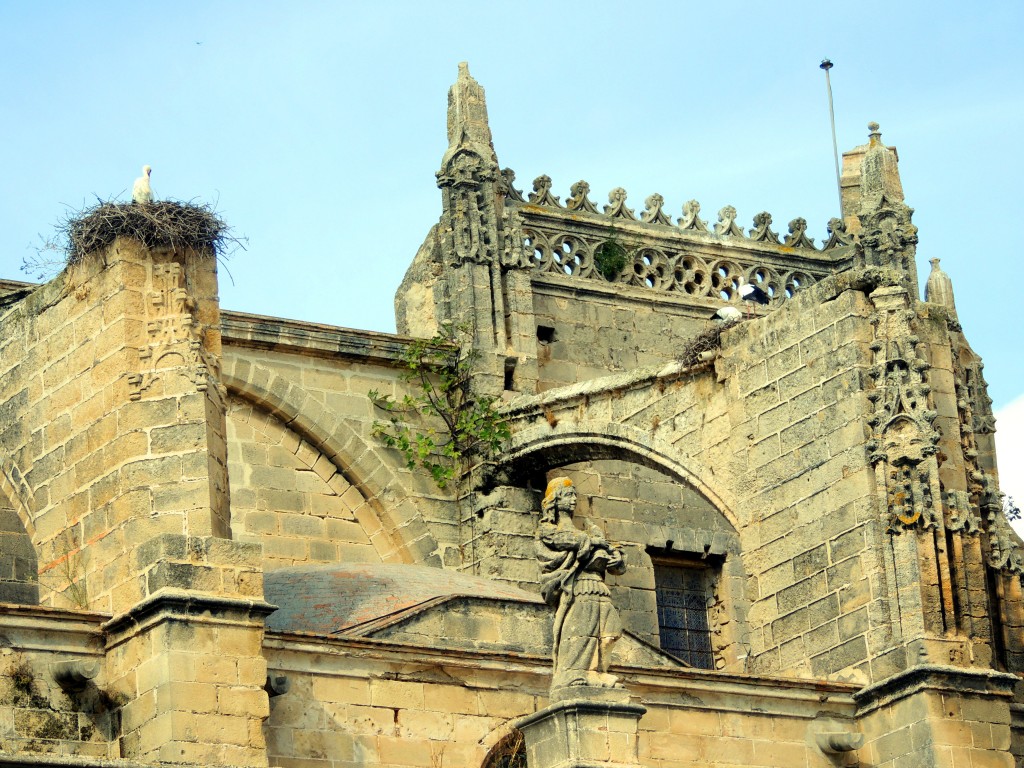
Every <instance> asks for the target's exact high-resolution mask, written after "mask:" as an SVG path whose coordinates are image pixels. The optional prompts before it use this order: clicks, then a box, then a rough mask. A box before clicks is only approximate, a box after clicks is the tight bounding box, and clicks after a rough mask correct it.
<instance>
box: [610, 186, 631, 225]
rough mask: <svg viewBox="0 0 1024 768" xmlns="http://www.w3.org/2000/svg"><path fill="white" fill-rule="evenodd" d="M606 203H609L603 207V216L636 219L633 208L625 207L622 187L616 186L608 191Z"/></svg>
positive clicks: (624, 195) (624, 194)
mask: <svg viewBox="0 0 1024 768" xmlns="http://www.w3.org/2000/svg"><path fill="white" fill-rule="evenodd" d="M608 203H609V205H606V206H605V207H604V215H605V216H611V217H612V218H613V219H630V220H632V221H636V216H634V215H633V210H632V209H631V208H627V207H626V190H624V189H623V188H622V187H616V188H615V189H613V190H612V191H611V192H609V193H608Z"/></svg>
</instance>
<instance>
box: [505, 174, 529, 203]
mask: <svg viewBox="0 0 1024 768" xmlns="http://www.w3.org/2000/svg"><path fill="white" fill-rule="evenodd" d="M515 180H516V172H515V171H513V170H512V169H511V168H503V169H502V171H501V179H500V180H499V182H498V184H499V187H500V189H501V192H502V194H504V195H505V197H507V198H508V199H509V200H515V201H516V202H519V203H525V202H526V200H524V199H523V193H522V192H520V191H519V190H518V189H516V187H515Z"/></svg>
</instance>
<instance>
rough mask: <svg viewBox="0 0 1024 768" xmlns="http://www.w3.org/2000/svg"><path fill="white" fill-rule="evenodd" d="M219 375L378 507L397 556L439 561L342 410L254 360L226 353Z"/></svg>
mask: <svg viewBox="0 0 1024 768" xmlns="http://www.w3.org/2000/svg"><path fill="white" fill-rule="evenodd" d="M221 376H222V380H223V382H224V384H225V385H226V386H227V388H228V391H229V392H231V393H232V394H233V395H235V396H237V397H240V398H242V399H244V400H248V401H250V402H252V403H253V404H255V405H257V406H259V407H260V408H262V409H263V410H265V411H268V412H269V413H270V414H272V415H273V416H275V417H276V418H277V419H279V420H280V421H281V422H282V423H284V424H287V425H288V428H289V429H291V430H293V431H294V432H295V433H296V434H297V435H299V436H300V437H301V438H302V439H303V440H306V441H307V442H308V443H309V444H310V445H312V446H313V447H314V448H316V450H318V451H319V452H320V453H322V454H324V456H326V457H327V458H328V459H330V460H331V461H332V462H333V463H334V465H335V466H336V467H337V468H338V469H339V471H341V472H342V473H343V475H344V476H345V479H346V480H347V481H348V482H349V483H350V484H351V485H353V486H355V487H356V488H357V489H358V490H359V492H360V493H362V495H363V498H365V499H366V501H367V503H368V504H370V505H371V506H372V507H373V508H374V510H375V511H376V513H377V515H378V517H379V518H380V520H381V522H382V524H383V525H384V529H385V531H386V533H387V535H388V536H390V537H391V538H392V540H393V541H394V545H395V553H396V559H398V560H400V561H403V562H410V563H422V564H425V565H436V566H440V565H441V558H440V556H439V554H438V545H437V541H436V539H435V538H434V536H433V535H432V534H431V532H430V531H429V529H428V528H427V525H426V523H425V521H424V520H423V517H422V515H421V514H420V511H419V510H418V509H417V507H416V504H415V502H414V500H413V498H412V497H411V495H410V493H409V492H408V490H407V489H406V488H405V485H404V483H403V482H402V481H401V480H400V478H399V477H398V476H397V475H396V473H395V472H394V470H393V469H392V467H391V466H390V464H389V463H388V461H386V459H385V458H384V457H383V456H381V454H380V452H379V450H378V448H377V447H376V446H373V445H370V444H369V443H367V442H366V440H365V439H364V437H363V435H362V434H361V433H360V432H357V431H356V430H355V429H354V428H353V427H352V426H351V425H350V424H348V423H347V422H346V420H345V418H344V416H343V415H342V414H338V413H332V412H330V411H328V410H327V409H325V408H324V406H323V405H322V404H321V403H320V402H319V401H318V400H317V399H316V398H314V397H312V396H311V395H310V394H309V393H308V392H306V391H305V390H304V389H303V388H302V387H301V386H299V385H298V384H295V383H294V382H291V381H288V380H287V379H285V378H284V377H283V376H280V375H279V374H277V373H276V372H275V371H273V370H271V369H270V368H269V367H267V366H264V365H261V364H259V363H257V362H253V361H248V360H240V359H238V358H234V357H226V358H225V359H224V366H223V370H222V372H221Z"/></svg>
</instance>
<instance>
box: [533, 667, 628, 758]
mask: <svg viewBox="0 0 1024 768" xmlns="http://www.w3.org/2000/svg"><path fill="white" fill-rule="evenodd" d="M572 690H573V692H574V697H573V698H567V699H564V700H561V701H556V702H555V703H553V704H551V705H549V706H547V707H545V708H544V709H542V710H540V711H538V712H536V713H535V714H533V715H530V716H528V717H527V718H526V719H525V720H524V721H522V722H520V723H518V724H517V725H518V727H519V729H520V730H521V731H522V732H523V736H524V737H525V738H526V762H527V765H529V766H530V768H634V766H639V765H640V762H639V757H638V737H637V729H638V725H639V723H640V718H641V717H643V715H644V713H645V712H646V711H647V708H646V707H644V706H643V705H641V704H638V703H634V702H633V701H631V700H630V696H629V694H628V693H627V692H626V691H623V690H620V689H610V688H591V687H588V686H578V687H576V688H574V689H572Z"/></svg>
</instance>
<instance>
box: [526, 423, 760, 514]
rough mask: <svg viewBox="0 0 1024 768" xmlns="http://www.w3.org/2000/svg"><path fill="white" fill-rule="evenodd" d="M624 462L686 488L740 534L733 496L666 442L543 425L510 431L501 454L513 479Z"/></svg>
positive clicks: (602, 427) (610, 429)
mask: <svg viewBox="0 0 1024 768" xmlns="http://www.w3.org/2000/svg"><path fill="white" fill-rule="evenodd" d="M590 459H626V460H630V461H635V462H637V463H639V464H643V465H645V466H648V467H651V468H652V469H656V470H658V471H660V472H662V473H664V474H666V475H668V476H670V477H674V478H676V479H677V480H680V481H681V482H684V483H686V484H688V485H689V486H690V487H692V488H693V489H694V490H696V491H697V492H698V493H700V494H701V495H702V496H703V497H704V498H706V499H707V500H708V501H709V502H710V503H711V504H712V505H713V506H714V507H716V508H717V509H718V511H719V512H721V513H722V515H723V516H724V517H725V518H726V520H728V521H729V523H730V524H731V525H732V526H733V528H734V529H736V530H739V528H740V521H739V519H738V517H737V516H736V513H735V511H734V510H735V503H734V500H733V498H732V494H730V493H728V491H726V490H725V489H722V488H721V487H720V486H719V485H718V484H717V483H715V482H714V480H713V479H712V478H714V473H713V472H711V471H710V470H709V468H707V467H704V466H702V465H701V464H700V463H699V462H697V461H696V460H694V459H692V458H689V457H688V458H685V459H683V458H682V457H680V456H679V452H678V451H677V450H676V449H675V448H674V446H673V445H672V444H671V443H668V442H665V441H661V440H658V439H656V438H653V437H652V436H651V433H650V431H649V430H647V431H643V430H640V429H637V428H635V427H632V426H630V425H628V424H621V423H618V422H603V423H591V422H587V421H579V422H575V423H566V422H561V423H559V425H558V427H557V428H556V429H552V428H551V427H550V426H549V425H548V424H547V423H546V422H540V423H536V424H531V425H529V426H526V427H524V428H522V429H518V430H515V431H514V432H513V435H512V442H511V444H510V446H509V449H508V451H507V453H506V465H507V466H508V467H510V470H511V474H512V476H513V477H514V478H519V479H521V478H524V477H526V476H527V475H528V474H529V473H530V472H531V471H532V470H534V469H536V468H538V467H541V466H544V465H546V466H548V467H555V466H561V465H565V464H570V463H573V462H577V461H581V460H590Z"/></svg>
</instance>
